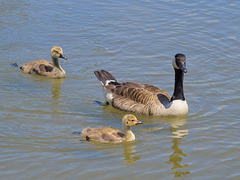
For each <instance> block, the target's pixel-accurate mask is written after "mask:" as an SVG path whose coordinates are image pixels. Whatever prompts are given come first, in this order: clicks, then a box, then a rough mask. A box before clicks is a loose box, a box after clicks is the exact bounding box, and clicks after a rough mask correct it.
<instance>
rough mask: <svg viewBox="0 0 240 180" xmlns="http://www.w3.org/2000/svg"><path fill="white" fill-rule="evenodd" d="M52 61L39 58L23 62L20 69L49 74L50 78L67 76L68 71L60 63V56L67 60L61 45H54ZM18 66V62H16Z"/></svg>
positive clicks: (30, 72)
mask: <svg viewBox="0 0 240 180" xmlns="http://www.w3.org/2000/svg"><path fill="white" fill-rule="evenodd" d="M51 56H52V63H51V62H48V61H46V60H43V59H38V60H35V61H33V62H29V63H26V64H23V65H22V66H21V67H20V69H21V70H22V71H23V72H25V73H28V74H37V75H41V76H48V77H50V78H55V79H60V78H65V77H66V73H65V71H64V70H63V69H62V67H61V66H60V64H59V61H58V58H62V59H65V60H67V58H66V57H65V56H64V55H63V50H62V48H61V47H59V46H54V47H53V48H52V49H51ZM15 66H17V64H15Z"/></svg>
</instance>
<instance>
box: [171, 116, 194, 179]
mask: <svg viewBox="0 0 240 180" xmlns="http://www.w3.org/2000/svg"><path fill="white" fill-rule="evenodd" d="M186 122H187V118H182V119H176V120H172V121H171V122H170V123H171V129H170V130H171V133H172V136H170V137H172V138H173V140H172V142H173V146H172V147H171V149H172V150H173V153H172V154H171V155H170V157H169V161H168V164H173V167H172V169H173V170H174V172H173V174H174V175H175V176H174V177H181V176H182V175H187V174H190V172H189V171H184V168H186V167H188V165H187V164H183V163H182V160H183V157H187V155H186V154H185V153H184V152H183V151H182V149H181V148H180V147H179V146H180V143H181V140H182V138H183V137H184V136H186V135H187V134H188V129H184V130H181V129H179V128H180V127H182V126H183V125H184V124H186Z"/></svg>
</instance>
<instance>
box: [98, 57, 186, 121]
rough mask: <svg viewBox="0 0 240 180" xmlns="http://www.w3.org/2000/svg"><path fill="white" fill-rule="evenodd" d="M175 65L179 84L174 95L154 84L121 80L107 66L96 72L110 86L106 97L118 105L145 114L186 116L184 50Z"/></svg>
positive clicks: (118, 107) (104, 85)
mask: <svg viewBox="0 0 240 180" xmlns="http://www.w3.org/2000/svg"><path fill="white" fill-rule="evenodd" d="M173 67H174V69H175V88H174V94H173V96H172V97H171V96H170V95H169V94H168V93H167V92H165V91H164V90H162V89H160V88H158V87H155V86H152V85H147V84H141V83H138V82H124V83H123V82H118V81H117V80H116V79H115V77H114V76H113V75H111V74H110V73H109V72H107V71H105V70H100V71H95V72H94V73H95V75H96V76H97V78H98V79H99V80H100V81H101V83H102V85H103V87H104V88H105V90H106V101H107V102H108V103H109V104H111V105H112V106H113V107H115V108H117V109H120V110H123V111H128V112H134V113H139V114H145V115H159V116H182V115H186V114H187V113H188V105H187V102H186V100H185V98H184V94H183V73H185V72H186V58H185V56H184V55H183V54H176V56H175V59H174V61H173Z"/></svg>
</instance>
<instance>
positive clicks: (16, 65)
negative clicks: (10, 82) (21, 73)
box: [10, 63, 19, 67]
mask: <svg viewBox="0 0 240 180" xmlns="http://www.w3.org/2000/svg"><path fill="white" fill-rule="evenodd" d="M10 65H11V66H14V67H19V66H18V64H17V63H13V64H10Z"/></svg>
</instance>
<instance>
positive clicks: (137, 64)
mask: <svg viewBox="0 0 240 180" xmlns="http://www.w3.org/2000/svg"><path fill="white" fill-rule="evenodd" d="M0 14H1V15H0V40H1V43H0V52H1V58H0V62H1V66H0V93H1V101H0V112H1V115H0V118H1V121H0V148H1V153H0V174H1V179H11V180H14V179H132V180H134V179H138V180H139V179H240V173H239V167H240V141H239V128H240V123H239V116H240V96H239V95H240V90H239V89H240V80H239V59H240V55H239V52H240V35H239V31H240V28H239V24H240V19H239V15H240V2H239V1H224V0H223V1H206V0H203V1H198V2H193V1H189V0H187V1H178V0H165V1H164V0H163V1H154V0H153V1H151V0H149V1H147V0H146V1H102V2H100V1H74V0H69V1H56V2H55V1H46V0H42V1H40V2H39V1H32V0H28V1H6V0H3V1H1V2H0ZM53 45H59V46H61V47H62V48H63V51H64V55H65V56H67V57H68V59H69V60H68V61H63V60H62V61H61V64H62V67H63V68H64V69H65V71H66V73H67V78H66V79H63V80H51V79H47V78H45V77H39V76H30V75H27V74H23V73H22V72H20V70H18V69H17V68H14V67H11V66H10V65H9V64H10V63H14V62H17V63H18V64H24V63H26V62H29V61H32V60H34V59H38V58H44V59H50V49H51V48H52V46H53ZM176 53H184V54H185V55H186V57H187V68H188V73H187V74H186V75H185V79H184V91H185V97H186V99H187V101H188V104H189V115H188V117H185V118H161V117H148V116H141V115H137V117H138V119H140V120H141V121H143V123H144V124H143V125H142V126H140V127H135V128H133V131H134V133H135V135H136V141H135V142H131V143H123V144H110V145H109V144H107V145H106V144H100V143H97V144H94V143H89V142H82V141H79V140H80V139H81V138H80V136H79V135H73V134H72V132H73V131H80V130H82V129H83V128H85V127H87V126H94V127H99V126H113V127H117V128H121V118H122V116H123V115H124V114H125V113H124V112H121V111H118V110H115V109H113V108H111V107H103V106H100V105H98V104H96V103H94V101H95V100H97V101H104V98H103V92H102V88H101V85H100V83H99V82H98V80H97V78H96V77H95V75H94V74H93V71H94V70H97V69H106V70H108V71H110V72H112V73H113V74H114V75H115V76H116V78H117V79H119V80H120V81H121V80H122V81H139V82H142V83H149V84H153V85H156V86H158V87H161V88H162V89H164V90H166V91H167V92H169V94H172V92H173V81H174V75H173V73H174V72H173V69H172V65H171V61H172V59H173V57H174V55H175V54H176Z"/></svg>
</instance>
